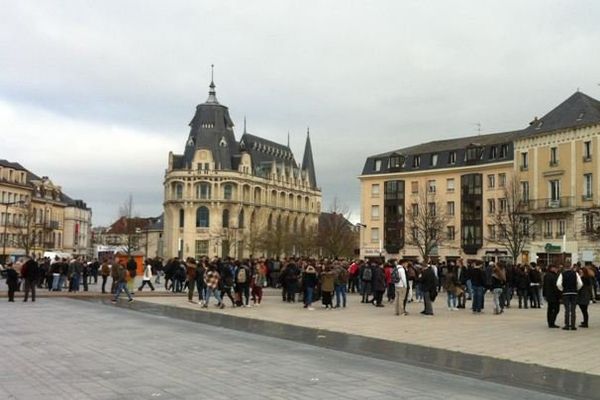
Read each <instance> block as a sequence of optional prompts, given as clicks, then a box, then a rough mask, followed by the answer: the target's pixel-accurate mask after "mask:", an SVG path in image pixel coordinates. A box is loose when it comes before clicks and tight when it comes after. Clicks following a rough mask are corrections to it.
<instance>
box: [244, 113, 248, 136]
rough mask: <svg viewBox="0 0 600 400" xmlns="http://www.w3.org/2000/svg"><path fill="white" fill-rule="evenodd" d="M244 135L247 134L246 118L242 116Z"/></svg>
mask: <svg viewBox="0 0 600 400" xmlns="http://www.w3.org/2000/svg"><path fill="white" fill-rule="evenodd" d="M244 133H248V131H246V116H245V115H244Z"/></svg>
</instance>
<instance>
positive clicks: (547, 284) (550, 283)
mask: <svg viewBox="0 0 600 400" xmlns="http://www.w3.org/2000/svg"><path fill="white" fill-rule="evenodd" d="M557 280H558V274H557V273H556V272H552V271H548V272H546V275H544V287H543V295H544V298H545V299H546V301H547V302H548V303H558V302H559V301H560V295H561V294H560V290H558V288H557V287H556V281H557Z"/></svg>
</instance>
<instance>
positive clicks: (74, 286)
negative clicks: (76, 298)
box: [71, 274, 79, 292]
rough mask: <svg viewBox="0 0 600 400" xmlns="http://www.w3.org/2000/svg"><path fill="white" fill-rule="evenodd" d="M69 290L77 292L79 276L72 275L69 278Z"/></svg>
mask: <svg viewBox="0 0 600 400" xmlns="http://www.w3.org/2000/svg"><path fill="white" fill-rule="evenodd" d="M71 289H72V290H73V291H74V292H79V274H73V276H72V277H71Z"/></svg>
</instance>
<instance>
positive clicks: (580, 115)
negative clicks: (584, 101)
mask: <svg viewBox="0 0 600 400" xmlns="http://www.w3.org/2000/svg"><path fill="white" fill-rule="evenodd" d="M584 115H585V113H581V114H579V116H578V117H577V119H576V121H577V122H579V121H581V120H582V119H583V117H584Z"/></svg>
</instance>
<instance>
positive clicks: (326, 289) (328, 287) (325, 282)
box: [320, 265, 335, 309]
mask: <svg viewBox="0 0 600 400" xmlns="http://www.w3.org/2000/svg"><path fill="white" fill-rule="evenodd" d="M320 280H321V296H322V303H323V305H324V306H325V308H326V309H327V308H333V302H332V293H333V290H334V282H335V276H334V274H333V272H332V271H331V266H330V265H326V266H325V270H324V271H323V272H322V273H321V276H320Z"/></svg>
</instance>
